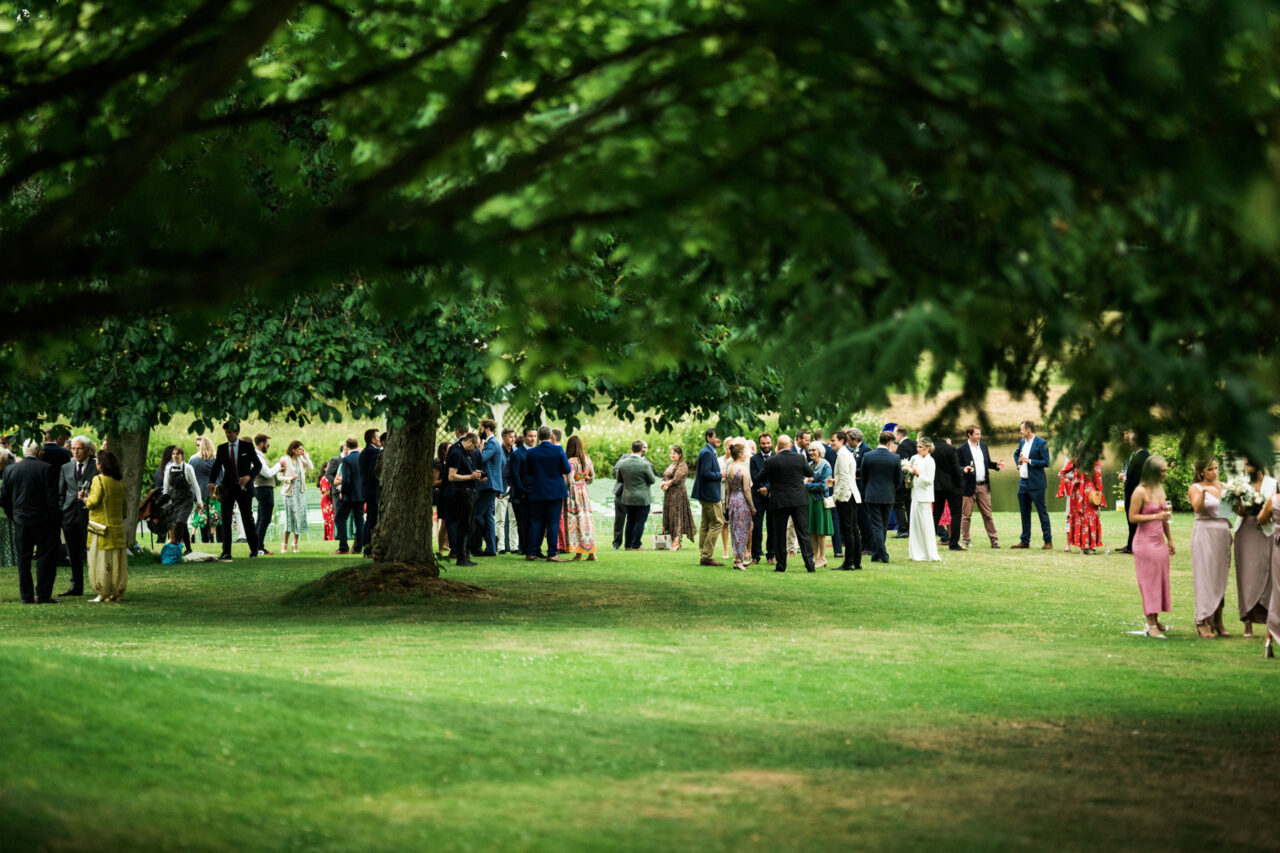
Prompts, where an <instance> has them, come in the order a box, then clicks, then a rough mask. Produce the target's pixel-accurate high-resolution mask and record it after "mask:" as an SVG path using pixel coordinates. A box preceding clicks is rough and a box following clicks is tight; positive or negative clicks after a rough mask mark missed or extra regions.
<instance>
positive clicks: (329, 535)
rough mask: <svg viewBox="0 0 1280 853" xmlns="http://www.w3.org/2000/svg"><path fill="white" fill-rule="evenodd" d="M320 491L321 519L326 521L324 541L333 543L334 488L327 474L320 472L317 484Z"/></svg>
mask: <svg viewBox="0 0 1280 853" xmlns="http://www.w3.org/2000/svg"><path fill="white" fill-rule="evenodd" d="M317 486H318V487H319V489H320V517H321V518H323V519H324V541H326V542H332V541H333V534H334V529H333V516H334V510H333V486H332V484H330V483H329V478H328V477H326V476H325V472H323V471H321V472H320V481H319V482H318V483H317Z"/></svg>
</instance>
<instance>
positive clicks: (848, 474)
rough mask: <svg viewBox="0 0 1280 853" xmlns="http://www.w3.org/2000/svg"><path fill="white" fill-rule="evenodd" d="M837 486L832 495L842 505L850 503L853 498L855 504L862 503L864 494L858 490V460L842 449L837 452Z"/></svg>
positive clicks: (847, 449) (844, 448)
mask: <svg viewBox="0 0 1280 853" xmlns="http://www.w3.org/2000/svg"><path fill="white" fill-rule="evenodd" d="M835 481H836V484H835V486H834V487H833V488H832V495H833V496H834V497H835V499H836V500H837V501H839V502H840V503H848V502H849V500H850V499H851V498H852V499H853V501H854V502H855V503H862V492H861V491H860V490H859V489H858V460H857V459H855V458H854V456H853V454H852V453H850V452H849V448H848V447H847V446H846V447H842V448H840V449H839V450H837V451H836V471H835Z"/></svg>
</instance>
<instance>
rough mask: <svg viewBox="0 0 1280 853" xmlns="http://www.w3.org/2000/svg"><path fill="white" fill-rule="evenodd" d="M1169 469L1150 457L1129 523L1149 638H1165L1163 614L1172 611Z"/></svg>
mask: <svg viewBox="0 0 1280 853" xmlns="http://www.w3.org/2000/svg"><path fill="white" fill-rule="evenodd" d="M1168 474H1169V465H1168V463H1166V462H1165V461H1164V457H1162V456H1151V457H1149V458H1148V459H1147V461H1146V464H1144V465H1143V466H1142V480H1141V481H1140V482H1139V484H1138V487H1137V488H1136V489H1134V491H1133V503H1132V504H1130V505H1129V521H1131V522H1133V523H1134V524H1136V525H1138V532H1137V533H1136V534H1134V537H1133V564H1134V571H1135V573H1136V574H1137V576H1138V591H1139V592H1140V593H1142V612H1143V615H1144V616H1146V620H1147V636H1148V637H1155V638H1157V639H1163V638H1164V633H1163V632H1164V631H1166V630H1168V629H1167V628H1165V626H1164V625H1162V624H1161V623H1160V614H1161V613H1167V612H1169V611H1171V610H1173V602H1172V600H1171V598H1170V595H1169V558H1170V557H1172V556H1173V555H1174V553H1175V549H1174V546H1173V534H1172V533H1170V531H1169V519H1171V518H1173V513H1172V512H1171V511H1170V510H1169V503H1168V501H1167V500H1166V499H1165V493H1164V480H1165V477H1166V476H1168Z"/></svg>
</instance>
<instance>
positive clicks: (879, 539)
mask: <svg viewBox="0 0 1280 853" xmlns="http://www.w3.org/2000/svg"><path fill="white" fill-rule="evenodd" d="M892 442H893V433H891V432H889V431H888V430H885V431H884V432H882V433H880V446H879V447H877V448H876V449H875V450H873V451H871V452H870V453H868V454H867V455H866V456H864V457H862V465H861V467H860V468H859V469H858V474H859V476H858V482H859V483H860V485H861V487H862V505H863V506H865V507H866V508H867V514H868V515H869V516H871V562H873V563H887V562H889V550H888V549H887V548H885V546H884V534H885V531H886V530H888V529H889V514H890V513H892V512H893V504H894V500H895V499H896V498H897V496H898V486H900V485H901V484H902V460H901V459H899V458H898V454H896V453H894V452H893V451H892V450H890V449H889V445H890V444H891V443H892Z"/></svg>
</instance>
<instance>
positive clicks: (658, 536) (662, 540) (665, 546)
mask: <svg viewBox="0 0 1280 853" xmlns="http://www.w3.org/2000/svg"><path fill="white" fill-rule="evenodd" d="M653 550H655V551H669V550H671V544H670V542H668V541H667V534H665V533H655V534H653Z"/></svg>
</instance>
